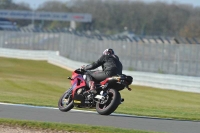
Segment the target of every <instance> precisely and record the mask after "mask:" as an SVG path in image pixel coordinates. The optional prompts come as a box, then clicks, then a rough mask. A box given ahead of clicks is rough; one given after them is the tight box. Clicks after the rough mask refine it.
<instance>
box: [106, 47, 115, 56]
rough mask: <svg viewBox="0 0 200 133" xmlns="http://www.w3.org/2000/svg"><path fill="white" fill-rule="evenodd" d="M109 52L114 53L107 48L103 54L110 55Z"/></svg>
mask: <svg viewBox="0 0 200 133" xmlns="http://www.w3.org/2000/svg"><path fill="white" fill-rule="evenodd" d="M111 54H115V52H114V51H113V49H111V48H108V49H106V50H104V51H103V55H111Z"/></svg>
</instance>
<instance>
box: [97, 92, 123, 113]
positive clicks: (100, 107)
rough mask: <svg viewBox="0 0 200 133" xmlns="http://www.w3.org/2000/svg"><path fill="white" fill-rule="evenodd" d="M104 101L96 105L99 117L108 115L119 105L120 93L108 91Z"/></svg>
mask: <svg viewBox="0 0 200 133" xmlns="http://www.w3.org/2000/svg"><path fill="white" fill-rule="evenodd" d="M105 97H106V98H105V100H103V101H100V102H98V103H96V110H97V112H98V113H99V114H101V115H110V114H111V113H113V112H114V111H115V110H116V109H117V107H118V106H119V104H120V101H121V96H120V93H119V92H118V91H117V90H115V89H110V90H109V91H108V95H107V96H105Z"/></svg>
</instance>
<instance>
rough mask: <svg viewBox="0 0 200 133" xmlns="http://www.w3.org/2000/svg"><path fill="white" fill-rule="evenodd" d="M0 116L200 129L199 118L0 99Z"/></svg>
mask: <svg viewBox="0 0 200 133" xmlns="http://www.w3.org/2000/svg"><path fill="white" fill-rule="evenodd" d="M0 118H11V119H19V120H34V121H43V122H59V123H71V124H86V125H95V126H109V127H117V128H126V129H136V130H145V131H156V132H166V133H200V122H199V121H196V122H194V121H181V120H172V119H160V118H148V117H142V116H141V117H140V116H131V115H122V114H112V115H110V116H102V115H99V114H97V113H96V112H85V111H83V112H82V111H77V110H72V111H69V112H60V111H59V110H58V109H57V108H48V107H36V106H24V105H14V104H8V105H7V104H2V103H0Z"/></svg>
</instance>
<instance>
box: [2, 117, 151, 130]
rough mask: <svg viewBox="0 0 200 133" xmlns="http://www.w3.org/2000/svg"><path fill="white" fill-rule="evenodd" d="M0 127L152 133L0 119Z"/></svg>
mask: <svg viewBox="0 0 200 133" xmlns="http://www.w3.org/2000/svg"><path fill="white" fill-rule="evenodd" d="M0 125H5V126H12V127H21V128H23V129H29V130H40V131H45V132H52V131H53V132H58V131H63V132H66V131H68V132H84V133H152V132H150V131H139V130H128V129H122V128H112V127H102V126H88V125H78V124H76V125H75V124H63V123H49V122H37V121H22V120H12V119H0Z"/></svg>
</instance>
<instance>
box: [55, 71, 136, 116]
mask: <svg viewBox="0 0 200 133" xmlns="http://www.w3.org/2000/svg"><path fill="white" fill-rule="evenodd" d="M85 73H86V71H85V70H83V69H76V70H75V71H74V72H73V73H72V77H68V79H70V80H71V87H70V88H69V89H68V90H67V91H66V92H65V93H64V94H63V95H62V96H61V97H60V99H59V101H58V108H59V110H60V111H63V112H67V111H69V110H71V109H72V108H73V107H74V106H76V107H78V108H96V111H97V112H98V113H99V114H101V115H110V114H111V113H113V112H114V111H115V110H116V109H117V107H118V106H119V105H120V104H121V103H122V102H123V101H124V99H123V98H121V95H120V93H119V91H121V90H123V89H124V88H128V90H130V91H131V88H129V85H130V84H131V83H132V80H133V78H132V77H131V76H126V75H124V74H122V75H117V76H113V77H109V78H107V79H105V80H104V81H102V82H99V83H97V84H96V91H97V93H95V94H94V93H90V94H89V95H84V92H85V91H87V90H89V87H88V86H87V85H86V82H85V80H84V76H85Z"/></svg>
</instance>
